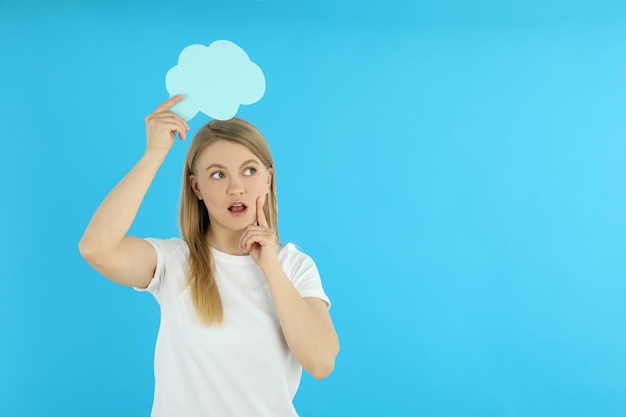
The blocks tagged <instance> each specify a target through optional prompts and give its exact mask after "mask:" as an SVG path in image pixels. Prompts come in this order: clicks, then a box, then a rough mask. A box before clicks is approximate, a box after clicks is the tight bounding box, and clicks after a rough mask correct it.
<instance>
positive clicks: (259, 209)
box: [256, 196, 269, 227]
mask: <svg viewBox="0 0 626 417" xmlns="http://www.w3.org/2000/svg"><path fill="white" fill-rule="evenodd" d="M264 202H265V197H263V198H261V196H259V197H257V199H256V220H257V222H258V223H259V226H262V227H269V225H268V224H267V219H266V218H265V212H264V211H263V203H264Z"/></svg>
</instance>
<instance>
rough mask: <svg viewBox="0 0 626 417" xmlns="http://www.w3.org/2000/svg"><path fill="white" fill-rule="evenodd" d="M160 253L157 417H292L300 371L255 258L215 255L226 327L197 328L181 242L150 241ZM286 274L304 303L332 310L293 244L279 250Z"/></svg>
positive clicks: (154, 288)
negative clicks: (314, 302)
mask: <svg viewBox="0 0 626 417" xmlns="http://www.w3.org/2000/svg"><path fill="white" fill-rule="evenodd" d="M146 240H147V241H148V242H150V243H151V244H152V245H153V246H154V248H155V249H156V252H157V267H156V271H155V274H154V278H153V279H152V281H151V282H150V284H149V285H148V288H146V290H147V291H149V292H150V293H152V294H153V295H154V297H155V298H156V299H157V301H158V302H159V304H160V307H161V325H160V327H159V334H158V337H157V342H156V349H155V354H154V376H155V391H154V403H153V406H152V414H151V416H152V417H177V416H181V417H210V416H215V417H231V416H232V417H236V416H237V417H239V416H240V417H265V416H267V417H270V416H271V417H294V416H297V415H298V414H297V413H296V410H295V409H294V407H293V402H292V401H293V397H294V395H295V393H296V391H297V389H298V385H299V384H300V377H301V375H302V367H301V366H300V364H299V363H298V362H297V361H296V359H295V358H294V356H293V355H292V354H291V351H290V350H289V348H288V347H287V344H286V342H285V339H284V337H283V334H282V331H281V328H280V324H279V322H278V317H277V315H276V311H275V308H274V304H273V301H272V297H271V294H270V290H269V286H268V284H267V281H266V279H265V277H264V276H263V274H262V272H261V269H260V268H259V267H258V266H257V265H256V263H255V262H254V261H253V260H252V258H251V257H250V256H234V255H229V254H226V253H223V252H220V251H218V250H215V249H211V250H212V253H213V257H214V261H215V279H216V282H217V285H218V288H219V291H220V296H221V298H222V303H223V306H224V325H223V326H222V327H218V326H212V327H209V326H206V325H203V324H201V323H200V322H198V320H197V318H196V313H195V310H194V306H193V303H192V301H191V289H190V287H189V286H187V285H186V277H185V268H186V265H187V258H188V256H189V249H188V247H187V244H186V243H185V241H183V240H182V239H179V238H174V239H168V240H161V239H152V238H149V239H146ZM278 259H279V261H280V264H281V265H282V267H283V269H284V270H285V273H286V274H287V276H288V277H289V279H290V280H291V282H292V283H293V285H294V286H295V288H296V289H297V290H298V292H299V293H300V295H302V296H303V297H316V298H320V299H322V300H324V301H326V303H328V305H329V307H330V302H329V300H328V297H327V296H326V294H325V293H324V290H323V288H322V284H321V280H320V277H319V273H318V271H317V267H316V266H315V263H314V262H313V260H312V259H311V258H310V257H309V256H307V255H306V254H304V253H302V252H301V251H299V250H298V249H297V248H296V247H295V246H294V245H293V244H287V245H285V246H284V247H283V248H282V249H280V250H279V253H278Z"/></svg>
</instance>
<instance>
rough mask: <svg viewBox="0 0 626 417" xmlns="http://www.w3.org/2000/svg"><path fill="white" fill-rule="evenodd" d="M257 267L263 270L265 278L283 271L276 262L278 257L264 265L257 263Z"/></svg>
mask: <svg viewBox="0 0 626 417" xmlns="http://www.w3.org/2000/svg"><path fill="white" fill-rule="evenodd" d="M259 267H260V268H261V271H262V272H263V275H265V278H266V279H271V278H272V277H275V276H278V275H279V274H281V273H283V274H284V272H285V271H283V267H282V266H281V265H280V263H279V262H278V259H276V260H275V261H273V262H270V263H268V264H266V265H259Z"/></svg>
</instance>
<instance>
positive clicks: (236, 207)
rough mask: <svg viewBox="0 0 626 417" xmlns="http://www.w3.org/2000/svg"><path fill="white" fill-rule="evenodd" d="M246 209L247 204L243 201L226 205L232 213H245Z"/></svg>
mask: <svg viewBox="0 0 626 417" xmlns="http://www.w3.org/2000/svg"><path fill="white" fill-rule="evenodd" d="M247 209H248V206H246V205H245V204H243V203H235V204H233V205H232V206H230V207H228V211H230V212H231V213H233V214H234V215H240V216H241V215H243V214H245V212H246V210H247Z"/></svg>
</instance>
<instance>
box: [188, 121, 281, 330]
mask: <svg viewBox="0 0 626 417" xmlns="http://www.w3.org/2000/svg"><path fill="white" fill-rule="evenodd" d="M218 140H226V141H229V142H235V143H238V144H240V145H243V146H245V147H246V148H248V149H249V150H250V151H251V152H252V153H253V154H254V155H255V156H256V157H257V158H259V160H260V161H261V163H263V164H264V165H265V166H266V167H267V168H268V169H269V168H272V169H274V161H273V158H272V154H271V152H270V148H269V145H268V143H267V140H266V139H265V137H264V136H263V135H262V134H261V132H259V130H258V129H257V128H256V127H254V126H253V125H252V124H250V123H248V122H246V121H245V120H242V119H239V118H232V119H230V120H212V121H210V122H209V123H207V124H206V125H204V126H203V127H202V128H201V129H200V130H199V131H198V133H196V135H195V136H194V138H193V141H192V142H191V145H190V146H189V150H188V151H187V157H186V159H185V167H184V170H183V186H182V193H181V200H180V211H179V226H180V231H181V234H182V237H183V240H184V241H185V242H186V243H187V246H189V261H188V265H187V284H188V285H189V286H190V287H191V298H192V300H193V305H194V307H195V310H196V314H197V316H198V319H199V321H200V322H202V323H204V324H206V325H209V326H211V325H221V324H223V322H224V309H223V306H222V299H221V297H220V293H219V289H218V288H217V284H216V282H215V275H214V271H213V266H214V265H213V256H212V255H211V250H210V245H209V243H208V242H207V233H208V231H209V228H210V227H211V223H210V221H209V214H208V212H207V208H206V206H205V205H204V202H203V201H201V200H199V199H198V197H197V196H196V194H195V193H194V192H193V189H192V187H191V182H190V176H191V175H192V174H195V168H196V167H195V166H194V165H195V162H196V159H197V158H198V156H199V155H200V153H201V152H202V151H203V150H204V149H205V148H206V147H207V146H209V145H210V144H212V143H214V142H216V141H218ZM274 178H275V171H274V175H272V176H271V184H270V188H269V191H268V194H267V196H266V198H265V204H264V206H263V212H264V214H265V218H266V219H267V222H268V224H269V226H270V227H271V228H272V229H273V230H274V232H275V233H276V241H279V239H278V204H277V201H276V182H275V179H274Z"/></svg>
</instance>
